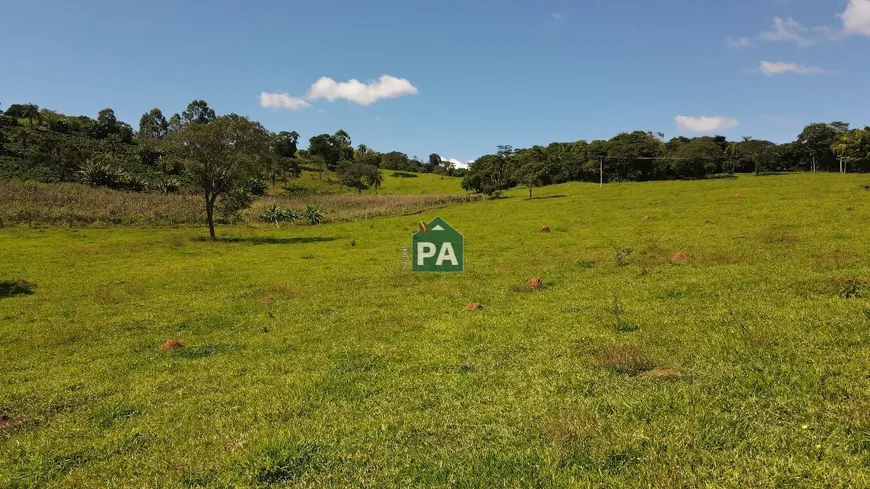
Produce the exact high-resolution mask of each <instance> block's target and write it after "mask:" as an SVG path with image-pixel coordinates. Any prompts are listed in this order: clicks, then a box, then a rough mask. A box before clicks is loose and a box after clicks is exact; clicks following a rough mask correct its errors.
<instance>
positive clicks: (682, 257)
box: [671, 251, 692, 263]
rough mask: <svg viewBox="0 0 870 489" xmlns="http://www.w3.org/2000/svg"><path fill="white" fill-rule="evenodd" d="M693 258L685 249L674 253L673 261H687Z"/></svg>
mask: <svg viewBox="0 0 870 489" xmlns="http://www.w3.org/2000/svg"><path fill="white" fill-rule="evenodd" d="M691 259H692V255H690V254H688V253H686V252H685V251H678V252H676V253H674V256H672V257H671V261H672V262H674V263H685V262H687V261H689V260H691Z"/></svg>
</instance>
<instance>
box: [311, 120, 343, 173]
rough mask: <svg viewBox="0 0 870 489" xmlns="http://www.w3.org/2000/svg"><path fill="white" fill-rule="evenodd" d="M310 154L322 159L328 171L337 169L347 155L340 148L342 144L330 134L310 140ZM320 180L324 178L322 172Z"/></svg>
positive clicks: (320, 135) (319, 135)
mask: <svg viewBox="0 0 870 489" xmlns="http://www.w3.org/2000/svg"><path fill="white" fill-rule="evenodd" d="M339 132H344V131H339ZM345 134H346V133H345ZM308 152H309V153H310V154H311V155H312V156H317V157H320V158H322V159H323V162H324V163H325V165H326V168H327V169H332V168H335V167H336V166H337V165H338V162H339V161H341V160H342V156H343V155H344V154H345V151H344V149H342V147H341V146H340V142H339V141H337V140H336V138H334V137H333V136H332V135H329V134H318V135H317V136H314V137H312V138H310V139H309V140H308ZM320 178H323V175H322V172H321V176H320Z"/></svg>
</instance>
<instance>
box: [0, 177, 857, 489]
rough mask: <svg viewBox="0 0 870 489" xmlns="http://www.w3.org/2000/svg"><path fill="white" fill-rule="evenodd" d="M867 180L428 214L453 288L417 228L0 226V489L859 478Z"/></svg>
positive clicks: (846, 481) (803, 482)
mask: <svg viewBox="0 0 870 489" xmlns="http://www.w3.org/2000/svg"><path fill="white" fill-rule="evenodd" d="M866 181H867V177H863V176H855V175H848V176H845V177H844V176H840V175H822V174H819V175H788V176H778V177H762V178H756V177H748V176H746V177H740V178H739V179H738V180H736V181H729V180H719V181H700V182H661V183H649V184H640V183H637V184H620V185H610V186H606V187H605V188H604V189H598V188H597V187H596V186H594V185H587V184H568V185H562V186H554V187H548V188H546V189H540V190H539V191H537V194H538V195H540V196H542V197H547V198H541V199H536V200H533V201H526V200H523V199H522V196H523V195H524V191H523V190H516V191H513V192H511V193H509V198H507V199H502V200H497V201H486V202H480V203H472V204H465V205H460V206H455V207H451V208H448V209H442V210H440V211H438V214H439V215H441V216H442V217H444V218H445V219H447V220H448V222H450V223H451V224H453V225H454V226H456V227H457V228H458V229H459V230H460V231H461V232H463V233H464V235H465V239H466V272H465V273H464V274H461V275H411V274H410V273H408V272H403V271H401V270H400V262H401V258H400V257H401V248H402V244H403V243H409V242H410V236H411V232H412V231H413V229H414V227H415V223H416V222H417V221H419V220H420V219H421V218H430V217H434V213H432V215H429V214H425V215H423V216H405V217H395V218H386V219H379V220H374V221H367V222H354V223H343V224H332V225H327V226H320V227H306V228H295V229H293V228H288V229H281V230H280V231H279V230H274V229H268V228H265V227H264V228H261V229H258V230H247V229H242V228H234V229H219V233H220V234H223V235H226V236H229V235H232V236H236V237H239V238H241V239H242V241H238V242H217V243H211V242H203V241H200V240H198V239H197V238H199V237H201V236H202V234H203V233H202V230H201V229H171V230H170V229H166V230H144V229H109V230H86V231H79V232H72V231H68V230H46V231H34V230H26V229H14V230H4V231H0V264H2V265H0V278H3V277H9V278H13V277H22V278H26V279H29V280H31V281H33V282H35V283H36V284H37V285H38V288H37V289H36V293H35V294H33V295H29V296H15V297H7V298H0V334H2V336H3V343H2V348H3V355H0V414H7V415H11V416H13V417H14V416H23V419H22V420H21V421H20V422H18V423H17V424H14V425H12V426H9V427H6V428H3V429H0V460H4V461H8V463H3V464H0V487H6V486H11V487H29V486H31V485H44V486H53V487H54V486H56V487H59V486H75V487H106V486H112V485H114V486H119V487H141V486H145V485H149V486H158V485H160V486H164V487H189V486H196V485H203V486H224V485H225V484H228V483H233V482H238V483H241V484H242V485H243V486H247V485H256V484H258V483H262V484H266V483H270V482H282V483H284V484H286V485H287V486H295V485H306V484H308V485H319V486H327V485H334V486H355V487H356V486H365V485H367V486H371V487H391V486H392V487H407V486H421V487H434V486H443V487H448V486H458V487H496V486H499V487H501V486H516V487H519V486H522V487H528V486H539V487H602V486H610V487H616V486H618V487H638V488H640V487H649V486H652V487H821V486H827V487H867V486H868V485H870V477H868V471H867V467H868V464H870V379H868V377H867V365H866V359H867V358H870V336H868V334H867V330H868V329H867V328H868V324H870V300H868V298H867V297H866V295H867V294H870V285H868V284H867V283H862V282H861V281H860V280H854V279H862V278H864V279H866V278H867V277H870V267H868V265H867V261H866V256H867V255H868V252H870V240H867V239H866V238H867V227H866V226H867V222H868V220H870V192H867V191H865V190H863V189H862V188H861V185H862V184H864V183H865V182H866ZM735 194H740V198H736V197H735ZM647 215H648V216H650V220H648V221H643V220H642V218H643V217H644V216H647ZM544 224H546V225H548V226H550V228H551V229H552V230H553V232H552V233H550V234H541V233H538V232H537V231H538V228H539V226H541V225H544ZM351 240H356V246H353V247H352V246H351V245H350V242H351ZM625 248H629V249H631V250H632V251H631V253H630V254H628V256H627V258H624V261H625V262H626V265H625V266H617V262H616V258H615V252H614V250H615V249H625ZM677 251H686V252H688V253H691V254H692V255H693V257H694V258H693V260H692V261H691V262H689V263H687V264H682V265H677V264H673V263H671V262H670V257H671V255H672V254H674V253H675V252H677ZM530 277H541V278H543V280H544V281H545V283H546V284H547V287H546V288H545V289H544V290H542V291H539V292H519V291H516V290H515V287H517V286H519V285H521V284H523V283H524V282H525V281H526V280H527V279H528V278H530ZM855 291H857V292H861V293H863V294H864V296H863V297H853V298H848V299H845V298H842V297H841V296H840V295H841V294H842V295H851V294H850V292H855ZM862 291H863V292H862ZM264 297H270V298H272V299H273V300H272V301H270V302H264V300H263V298H264ZM614 298H616V300H614ZM473 301H475V302H481V303H483V305H484V307H485V309H484V311H482V312H479V313H465V312H462V308H463V307H464V306H465V304H466V303H468V302H473ZM615 301H616V302H617V303H618V307H616V309H617V310H619V309H622V310H623V311H624V312H623V313H621V314H618V316H620V324H621V327H620V328H619V329H622V330H623V331H622V332H621V331H618V330H617V328H616V316H617V315H615V314H614V302H615ZM635 328H636V329H635ZM632 329H635V330H634V331H628V330H632ZM172 337H178V338H179V339H180V340H181V341H182V342H183V343H185V344H186V345H187V346H186V347H185V348H184V349H182V350H179V351H178V352H175V353H166V352H158V351H157V348H156V347H157V345H158V344H159V343H160V342H162V341H164V340H166V339H168V338H172ZM641 357H646V358H641ZM645 362H648V363H650V364H651V365H654V366H656V367H667V368H673V369H676V370H677V371H678V372H679V373H680V376H679V377H676V378H653V377H650V376H649V375H647V374H640V375H633V374H632V373H631V372H628V373H626V372H625V371H624V370H630V369H631V368H632V367H638V368H639V367H641V366H643V365H642V364H643V363H645ZM607 366H610V367H615V369H614V368H606V367H607ZM620 366H623V367H625V368H624V369H621V370H620V369H619V368H618V367H620ZM850 484H851V485H850Z"/></svg>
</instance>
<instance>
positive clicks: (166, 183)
mask: <svg viewBox="0 0 870 489" xmlns="http://www.w3.org/2000/svg"><path fill="white" fill-rule="evenodd" d="M154 188H155V189H157V190H159V191H161V192H163V193H165V194H171V193H175V192H178V190H179V189H180V188H181V180H179V179H178V178H175V177H165V178H163V179H162V180H158V181H157V183H155V184H154Z"/></svg>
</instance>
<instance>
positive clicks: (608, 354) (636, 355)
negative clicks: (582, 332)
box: [592, 343, 656, 375]
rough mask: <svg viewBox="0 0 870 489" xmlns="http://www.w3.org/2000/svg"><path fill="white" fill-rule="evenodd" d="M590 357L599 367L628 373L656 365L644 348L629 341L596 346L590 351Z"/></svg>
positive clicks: (643, 370) (638, 372) (637, 372)
mask: <svg viewBox="0 0 870 489" xmlns="http://www.w3.org/2000/svg"><path fill="white" fill-rule="evenodd" d="M592 358H593V359H594V362H595V364H596V365H598V366H599V367H602V368H605V369H607V370H611V371H613V372H617V373H621V374H628V375H637V374H640V373H643V372H646V371H648V370H652V369H654V368H655V367H656V361H655V360H654V359H653V358H652V356H650V354H649V353H647V352H646V350H644V349H643V348H642V347H641V346H639V345H636V344H631V343H629V344H621V345H609V346H602V347H599V348H596V349H595V350H593V351H592Z"/></svg>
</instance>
